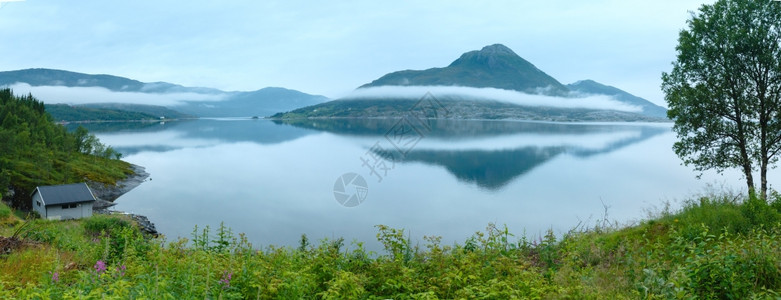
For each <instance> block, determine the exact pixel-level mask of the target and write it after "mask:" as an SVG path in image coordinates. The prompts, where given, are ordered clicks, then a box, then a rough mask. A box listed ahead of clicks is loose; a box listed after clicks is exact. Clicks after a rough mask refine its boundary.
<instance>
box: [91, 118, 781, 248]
mask: <svg viewBox="0 0 781 300" xmlns="http://www.w3.org/2000/svg"><path fill="white" fill-rule="evenodd" d="M394 122H395V121H394V120H352V121H350V120H308V121H306V122H300V123H290V124H286V123H282V122H272V121H267V120H237V119H234V120H194V121H186V122H169V123H165V124H154V125H147V126H146V127H144V128H116V127H115V128H102V129H101V128H96V129H95V130H97V131H98V137H99V138H100V139H101V140H102V141H104V142H106V143H107V144H110V145H112V146H114V147H115V148H116V149H118V150H119V151H121V152H122V153H124V154H125V159H126V160H127V161H129V162H131V163H134V164H138V165H142V166H144V167H146V169H147V171H148V172H149V173H150V174H151V177H150V179H149V180H148V181H147V182H145V183H143V184H142V185H141V186H139V187H138V188H136V189H134V190H133V191H131V192H130V193H128V194H126V195H124V196H122V197H121V198H120V199H118V200H117V203H118V205H117V206H116V209H117V210H122V211H128V212H133V213H138V214H143V215H146V216H148V217H149V218H150V220H152V221H153V222H154V223H155V224H156V225H157V227H158V229H159V230H160V231H161V232H163V233H164V234H165V235H166V236H167V238H169V239H175V238H177V237H188V238H189V237H190V234H191V232H192V230H193V228H194V226H195V225H198V226H199V228H203V226H205V225H209V226H211V227H212V228H215V227H216V226H219V224H220V222H225V225H227V226H229V227H231V228H232V229H233V231H234V232H237V233H238V232H243V233H246V235H247V237H248V238H249V240H250V241H251V242H252V243H253V245H255V246H256V247H261V246H264V245H270V244H274V245H288V246H296V245H297V243H298V241H299V238H300V235H301V234H306V235H307V236H308V237H309V238H310V239H313V240H318V239H321V238H339V237H344V238H345V240H346V242H347V243H348V244H349V242H350V241H353V240H358V241H362V242H366V245H367V246H368V247H369V248H370V249H372V250H381V246H380V245H379V243H377V241H376V238H375V235H376V228H374V225H377V224H384V225H388V226H392V227H396V228H404V229H406V232H409V233H410V237H411V238H412V239H413V242H415V241H422V240H421V238H422V236H423V235H440V236H442V237H443V243H451V242H459V243H462V242H463V241H464V240H465V239H467V238H468V237H469V236H471V235H472V234H473V233H474V232H475V231H478V230H484V228H485V227H486V225H488V223H489V222H494V223H497V224H499V225H502V224H506V225H507V226H508V227H509V229H510V231H511V232H513V233H515V234H516V235H521V234H524V232H525V233H526V234H527V235H529V236H531V237H535V236H540V235H542V234H544V232H545V231H546V230H547V229H553V230H554V231H555V232H557V233H562V232H566V231H567V230H569V229H572V228H573V227H574V226H576V225H577V224H579V223H581V224H582V225H583V224H585V225H589V224H593V223H594V222H595V221H596V220H598V219H601V218H603V216H604V212H605V207H608V218H609V219H610V220H614V221H617V222H619V223H628V222H632V221H636V220H639V219H641V218H643V217H645V216H646V214H645V211H646V210H648V209H653V208H654V207H662V206H664V202H665V201H672V204H673V207H675V206H676V204H675V203H677V202H676V201H678V200H682V199H685V198H688V197H690V196H692V195H694V194H696V193H699V192H702V190H703V188H704V187H705V186H706V184H708V183H717V184H718V183H722V182H726V183H727V186H728V187H734V188H736V189H740V188H742V186H741V182H742V181H740V180H739V178H740V176H739V174H737V173H734V172H727V173H726V174H725V175H723V176H720V175H716V174H710V173H706V174H704V176H703V179H702V180H697V179H696V178H695V175H696V174H695V173H693V172H692V171H691V170H690V169H689V168H687V167H684V166H681V165H680V160H679V159H678V158H677V157H676V156H675V154H674V153H673V152H672V150H671V146H672V143H673V142H674V141H675V135H674V134H673V133H672V132H671V131H670V127H669V126H670V125H668V124H573V123H532V122H508V121H496V122H492V121H453V120H447V121H437V122H435V123H433V126H432V130H431V131H430V132H428V134H427V135H426V136H424V137H423V138H422V139H420V141H419V142H418V143H417V144H416V145H415V147H413V148H412V149H411V150H410V151H409V152H407V154H406V155H405V156H397V157H394V158H393V160H390V157H387V158H388V159H389V160H386V161H384V163H385V166H386V167H387V168H386V170H384V171H383V170H380V169H375V171H376V172H372V171H371V170H370V168H368V165H372V164H367V163H366V162H365V161H370V159H371V158H372V157H380V158H382V156H381V155H377V154H380V153H378V152H382V151H380V150H381V149H378V147H377V145H380V146H383V147H384V148H385V149H384V151H385V152H388V151H393V150H392V149H391V148H390V147H388V145H389V144H387V143H388V139H387V136H388V135H387V132H388V129H390V128H391V127H392V126H393V125H394ZM350 172H352V173H356V174H358V175H360V176H362V177H363V178H364V179H365V181H366V184H367V191H368V192H367V194H366V198H365V201H364V202H363V203H361V204H360V205H358V206H355V207H345V206H342V205H341V204H340V203H339V202H337V200H336V199H335V197H334V186H335V182H336V180H337V178H339V177H340V176H342V175H344V174H346V173H350ZM771 178H778V177H771ZM772 183H776V182H772Z"/></svg>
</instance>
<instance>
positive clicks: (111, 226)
mask: <svg viewBox="0 0 781 300" xmlns="http://www.w3.org/2000/svg"><path fill="white" fill-rule="evenodd" d="M82 225H83V226H84V230H86V232H87V233H89V234H92V235H99V234H101V233H103V234H112V233H118V232H119V231H121V230H122V229H124V228H128V227H130V222H128V221H127V220H124V219H121V218H116V217H111V216H107V215H101V214H96V215H93V216H92V217H90V218H87V219H86V220H84V222H82Z"/></svg>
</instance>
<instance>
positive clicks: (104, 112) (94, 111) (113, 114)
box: [46, 104, 160, 122]
mask: <svg viewBox="0 0 781 300" xmlns="http://www.w3.org/2000/svg"><path fill="white" fill-rule="evenodd" d="M46 112H48V113H49V114H51V115H52V118H53V119H54V120H57V121H67V122H73V121H131V120H133V121H135V120H158V118H159V117H160V116H153V115H150V114H145V113H139V112H132V111H124V110H116V109H103V108H92V107H85V106H71V105H67V104H52V105H46Z"/></svg>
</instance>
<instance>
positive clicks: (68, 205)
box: [62, 203, 76, 209]
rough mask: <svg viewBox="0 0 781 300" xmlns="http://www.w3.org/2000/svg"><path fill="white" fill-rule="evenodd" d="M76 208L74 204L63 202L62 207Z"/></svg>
mask: <svg viewBox="0 0 781 300" xmlns="http://www.w3.org/2000/svg"><path fill="white" fill-rule="evenodd" d="M68 208H76V204H75V203H74V204H63V205H62V209H68Z"/></svg>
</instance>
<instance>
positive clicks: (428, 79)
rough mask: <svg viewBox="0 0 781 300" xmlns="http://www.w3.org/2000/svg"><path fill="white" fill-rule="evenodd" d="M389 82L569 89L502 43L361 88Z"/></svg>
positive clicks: (547, 90) (548, 91)
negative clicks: (439, 65)
mask: <svg viewBox="0 0 781 300" xmlns="http://www.w3.org/2000/svg"><path fill="white" fill-rule="evenodd" d="M386 85H398V86H427V85H445V86H467V87H477V88H481V87H492V88H499V89H506V90H515V91H520V92H527V93H535V94H536V93H539V92H540V91H542V90H545V93H546V94H549V95H565V94H567V92H568V90H567V87H565V86H564V85H562V84H561V83H559V82H558V81H557V80H556V79H554V78H553V77H551V76H549V75H548V74H545V72H543V71H540V69H537V67H535V66H534V65H533V64H531V63H530V62H528V61H526V60H525V59H523V58H521V57H520V56H518V55H517V54H515V52H513V51H512V50H510V48H507V47H506V46H504V45H501V44H494V45H490V46H485V47H483V49H481V50H480V51H470V52H467V53H464V54H463V55H461V57H459V58H458V59H457V60H455V61H453V63H451V64H450V65H449V66H447V67H444V68H432V69H428V70H422V71H416V70H405V71H398V72H393V73H390V74H387V75H385V76H382V77H380V78H379V79H377V80H375V81H372V82H371V83H368V84H365V85H362V86H361V88H367V87H376V86H386Z"/></svg>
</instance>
